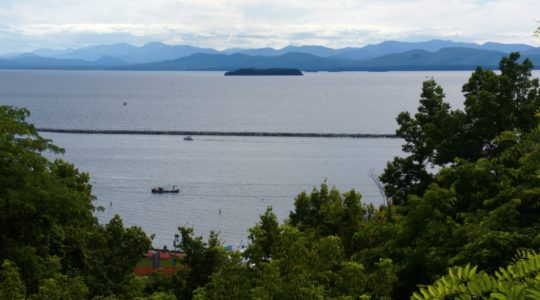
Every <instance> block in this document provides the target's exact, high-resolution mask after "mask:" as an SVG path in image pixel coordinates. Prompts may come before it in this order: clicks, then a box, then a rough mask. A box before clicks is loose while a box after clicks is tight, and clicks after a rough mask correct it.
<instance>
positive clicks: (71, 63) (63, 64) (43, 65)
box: [0, 54, 93, 69]
mask: <svg viewBox="0 0 540 300" xmlns="http://www.w3.org/2000/svg"><path fill="white" fill-rule="evenodd" d="M92 66H93V63H92V62H89V61H85V60H81V59H58V58H50V57H40V56H37V55H32V54H25V55H19V56H17V57H15V58H12V59H1V60H0V68H2V69H86V68H90V67H92Z"/></svg>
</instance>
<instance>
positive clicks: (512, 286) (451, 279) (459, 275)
mask: <svg viewBox="0 0 540 300" xmlns="http://www.w3.org/2000/svg"><path fill="white" fill-rule="evenodd" d="M447 298H451V299H500V300H505V299H515V300H520V299H523V300H525V299H539V298H540V255H538V254H536V253H534V252H523V251H522V252H521V256H520V257H518V259H517V261H516V262H514V263H512V264H510V265H508V266H506V267H504V268H502V267H501V268H500V269H499V270H498V271H496V272H495V274H494V275H488V274H487V273H485V272H477V267H472V268H471V266H470V265H466V266H465V267H455V268H452V269H450V270H449V271H448V274H447V275H445V276H443V277H442V278H441V279H439V280H437V281H436V282H435V283H434V284H433V285H430V286H426V287H422V288H421V289H420V291H419V292H415V293H414V294H413V295H412V297H411V299H418V300H421V299H447Z"/></svg>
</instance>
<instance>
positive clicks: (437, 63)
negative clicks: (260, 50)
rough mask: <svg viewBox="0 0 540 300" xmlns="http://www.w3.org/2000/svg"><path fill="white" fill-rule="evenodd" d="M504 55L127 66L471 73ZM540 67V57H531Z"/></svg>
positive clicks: (291, 56)
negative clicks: (462, 71) (467, 71)
mask: <svg viewBox="0 0 540 300" xmlns="http://www.w3.org/2000/svg"><path fill="white" fill-rule="evenodd" d="M504 55H506V53H503V52H499V51H492V50H482V49H471V48H443V49H441V50H439V51H437V52H429V51H426V50H411V51H407V52H404V53H398V54H388V55H385V56H382V57H378V58H374V59H367V60H361V61H360V60H352V59H343V58H337V57H335V56H333V57H318V56H315V55H311V54H305V53H287V54H283V55H280V56H251V55H246V54H231V55H225V54H194V55H191V56H188V57H183V58H179V59H176V60H170V61H162V62H158V63H149V64H140V65H130V66H126V67H125V68H126V69H132V70H233V69H238V68H297V69H302V70H323V71H324V70H327V71H337V70H351V71H352V70H358V71H371V70H372V71H384V70H472V69H474V68H475V67H476V66H479V65H480V66H483V67H485V68H490V69H494V68H497V66H498V63H499V61H500V59H501V58H502V57H503V56H504ZM530 58H531V59H532V60H533V62H536V63H537V64H538V65H540V56H530Z"/></svg>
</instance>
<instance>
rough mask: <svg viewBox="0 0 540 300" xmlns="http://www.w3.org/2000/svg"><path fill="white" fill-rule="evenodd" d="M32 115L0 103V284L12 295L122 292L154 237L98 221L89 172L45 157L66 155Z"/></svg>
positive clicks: (46, 296) (43, 296)
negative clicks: (0, 267)
mask: <svg viewBox="0 0 540 300" xmlns="http://www.w3.org/2000/svg"><path fill="white" fill-rule="evenodd" d="M28 115H29V112H28V111H27V110H25V109H17V108H13V107H9V106H0V211H1V213H0V257H1V258H2V259H3V260H5V262H4V264H3V272H4V274H5V276H4V277H3V278H2V282H1V283H0V286H4V287H5V286H9V287H13V288H12V289H10V290H9V293H15V294H13V295H12V296H9V297H11V298H18V297H19V296H20V295H23V296H24V297H30V298H33V299H34V298H36V299H84V298H87V296H97V295H104V296H107V295H112V294H114V293H118V292H119V291H121V290H122V287H123V285H124V284H125V282H126V278H128V277H129V276H131V275H130V274H131V270H132V268H133V266H135V264H136V263H137V261H138V260H139V259H140V258H141V257H142V255H143V254H144V253H145V252H146V251H147V250H148V248H149V247H150V240H149V239H148V237H147V236H146V235H145V234H144V232H142V230H141V229H140V228H137V227H132V228H128V229H125V228H124V227H123V224H122V222H121V220H120V219H119V218H118V217H115V218H114V219H113V220H111V222H110V223H109V224H107V225H105V226H103V225H100V224H98V222H97V219H96V218H95V217H94V216H93V214H92V213H93V211H94V206H93V205H92V201H93V200H94V197H93V196H92V194H91V185H90V184H89V183H88V180H89V175H88V174H86V173H81V172H79V171H78V170H77V169H76V168H75V167H74V166H73V165H71V164H69V163H67V162H65V161H63V160H60V159H57V160H55V161H52V162H51V161H49V160H48V159H47V157H46V156H45V155H44V154H48V155H51V156H52V155H55V154H60V153H63V150H62V149H61V148H59V147H57V146H55V145H54V144H52V142H51V141H50V140H48V139H45V138H43V137H41V136H40V135H39V134H38V133H37V131H36V129H35V127H34V126H33V125H31V124H29V123H27V122H26V121H25V119H26V118H27V117H28ZM7 260H9V262H8V261H7ZM14 270H18V271H17V272H15V271H14ZM8 275H9V276H8ZM15 275H17V276H15ZM19 276H20V277H19ZM16 278H19V279H16ZM18 280H22V282H23V283H24V284H23V286H20V285H19V284H18V283H17V282H18ZM3 291H4V292H6V293H7V292H8V289H4V290H3ZM9 297H8V298H9Z"/></svg>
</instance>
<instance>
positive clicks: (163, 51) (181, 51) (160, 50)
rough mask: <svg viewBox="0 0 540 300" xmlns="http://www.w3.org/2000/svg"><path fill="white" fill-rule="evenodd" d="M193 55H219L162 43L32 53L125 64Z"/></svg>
mask: <svg viewBox="0 0 540 300" xmlns="http://www.w3.org/2000/svg"><path fill="white" fill-rule="evenodd" d="M194 53H219V52H218V51H217V50H214V49H206V48H198V47H192V46H181V45H180V46H169V45H166V44H163V43H157V42H155V43H148V44H146V45H143V46H141V47H136V46H133V45H130V44H125V43H120V44H111V45H98V46H91V47H83V48H79V49H69V50H53V49H40V50H36V51H34V52H33V54H37V55H39V56H43V57H51V58H61V59H82V60H87V61H94V60H97V59H100V58H101V57H114V58H117V59H120V60H122V61H125V62H127V63H146V62H155V61H162V60H169V59H175V58H179V57H184V56H189V55H191V54H194Z"/></svg>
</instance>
